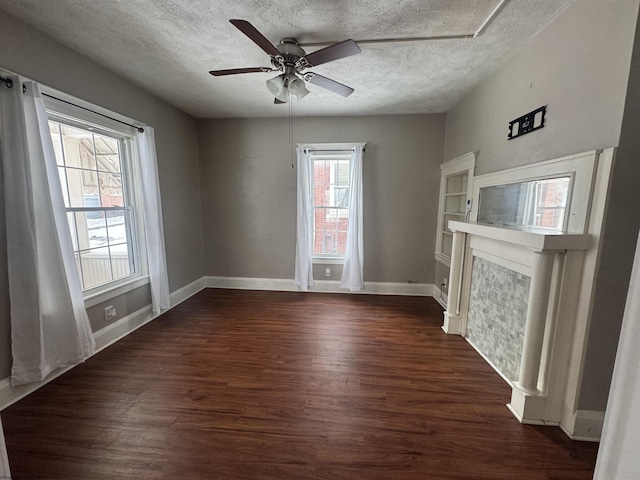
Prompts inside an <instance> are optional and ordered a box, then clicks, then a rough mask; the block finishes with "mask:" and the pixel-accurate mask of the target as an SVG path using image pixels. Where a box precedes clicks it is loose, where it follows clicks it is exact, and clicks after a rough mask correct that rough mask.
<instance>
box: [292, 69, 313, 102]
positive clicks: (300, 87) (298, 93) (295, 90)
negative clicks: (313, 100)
mask: <svg viewBox="0 0 640 480" xmlns="http://www.w3.org/2000/svg"><path fill="white" fill-rule="evenodd" d="M289 91H290V92H291V95H295V97H296V100H302V99H303V98H304V97H306V96H307V95H309V90H307V87H306V86H305V84H304V80H302V79H301V78H298V77H297V76H296V75H293V78H290V80H289Z"/></svg>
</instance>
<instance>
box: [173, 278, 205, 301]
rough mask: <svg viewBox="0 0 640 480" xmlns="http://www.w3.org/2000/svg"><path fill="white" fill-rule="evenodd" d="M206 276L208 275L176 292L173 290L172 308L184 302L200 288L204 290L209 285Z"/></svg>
mask: <svg viewBox="0 0 640 480" xmlns="http://www.w3.org/2000/svg"><path fill="white" fill-rule="evenodd" d="M205 278H206V277H200V278H199V279H197V280H195V281H193V282H191V283H189V284H188V285H185V286H184V287H182V288H179V289H178V290H176V291H175V292H172V293H171V297H170V303H171V308H173V307H175V306H176V305H178V304H179V303H182V302H184V301H185V300H186V299H187V298H189V297H192V296H194V295H195V294H196V293H198V292H199V291H200V290H204V289H205V288H206V287H207V285H206V281H205Z"/></svg>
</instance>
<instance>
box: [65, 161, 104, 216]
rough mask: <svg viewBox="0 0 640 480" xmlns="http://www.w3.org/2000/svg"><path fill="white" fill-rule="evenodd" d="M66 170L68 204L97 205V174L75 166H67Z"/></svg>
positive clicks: (78, 205)
mask: <svg viewBox="0 0 640 480" xmlns="http://www.w3.org/2000/svg"><path fill="white" fill-rule="evenodd" d="M66 170H67V186H68V191H69V204H70V206H71V207H99V206H100V198H99V197H98V174H97V173H96V172H92V171H90V170H79V169H77V168H67V169H66Z"/></svg>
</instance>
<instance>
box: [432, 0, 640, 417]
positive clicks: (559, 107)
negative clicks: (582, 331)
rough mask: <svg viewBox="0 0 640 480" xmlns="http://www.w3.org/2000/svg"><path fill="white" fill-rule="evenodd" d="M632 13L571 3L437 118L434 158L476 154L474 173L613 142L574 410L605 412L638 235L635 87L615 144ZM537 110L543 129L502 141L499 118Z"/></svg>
mask: <svg viewBox="0 0 640 480" xmlns="http://www.w3.org/2000/svg"><path fill="white" fill-rule="evenodd" d="M637 16H638V1H637V0H579V1H576V2H575V3H574V4H572V5H571V6H570V7H569V8H568V9H567V10H565V11H564V12H563V13H562V14H561V15H559V16H558V18H557V19H556V20H555V21H554V22H553V23H552V24H551V25H549V26H548V27H547V28H546V29H545V30H543V31H542V32H541V33H539V34H538V35H537V37H535V38H534V39H533V40H532V41H531V42H530V43H529V44H527V45H526V46H525V47H523V48H522V49H521V50H520V51H519V52H518V53H516V54H515V56H513V57H512V58H511V59H509V61H508V62H507V63H506V65H505V66H504V67H503V68H502V69H500V70H499V71H498V72H496V73H495V74H494V75H492V76H491V77H489V78H488V79H487V80H486V81H485V82H483V83H482V84H481V85H480V86H479V87H478V88H477V89H476V90H475V91H474V92H473V93H472V94H471V95H470V96H469V97H467V98H466V99H465V100H464V101H463V102H461V104H460V105H458V106H457V107H456V108H455V109H454V110H453V111H451V112H449V113H448V114H447V128H446V134H445V147H444V152H445V153H444V158H445V160H447V159H450V158H455V157H456V156H459V155H461V154H464V153H466V152H469V151H472V150H475V151H478V152H479V153H478V161H477V169H476V173H477V174H483V173H489V172H494V171H498V170H503V169H506V168H511V167H515V166H519V165H524V164H530V163H534V162H538V161H541V160H547V159H552V158H557V157H560V156H563V155H569V154H573V153H578V152H582V151H586V150H590V149H595V148H604V147H612V146H618V145H620V150H619V152H618V156H617V159H616V166H615V170H614V175H613V176H614V178H613V183H612V192H613V193H612V196H611V198H610V199H609V207H608V215H607V220H606V222H605V233H604V235H603V243H602V262H601V265H600V268H599V271H598V274H597V283H596V294H595V296H594V298H593V302H594V309H593V315H592V320H591V333H590V338H589V343H588V347H587V361H586V364H585V368H584V372H583V379H582V390H581V394H580V397H579V400H578V405H577V408H578V409H582V410H604V408H605V406H606V400H607V392H608V389H609V384H610V378H611V371H612V366H613V361H614V358H615V350H616V342H617V338H618V335H619V330H620V322H621V319H622V309H623V306H624V301H625V294H626V291H627V286H628V279H629V271H630V268H631V263H632V259H633V251H634V246H635V242H634V241H633V240H632V239H635V238H636V235H637V232H638V226H637V223H638V218H639V215H638V203H640V198H638V193H636V192H639V191H640V189H637V188H636V187H635V186H634V183H637V179H638V178H639V176H638V168H637V158H638V156H637V154H638V153H640V152H639V150H638V148H637V147H638V146H637V144H633V145H632V142H637V140H632V138H631V137H633V132H632V131H631V129H632V128H633V127H634V126H635V127H636V130H635V135H636V136H637V122H635V125H634V120H637V116H638V113H637V112H636V109H637V107H633V105H632V104H633V102H632V100H636V102H635V103H636V104H637V98H638V87H637V86H635V85H633V86H632V88H631V90H630V91H631V92H633V93H634V95H633V96H631V95H630V97H629V102H628V103H629V105H628V108H627V113H626V114H625V125H624V126H625V128H626V130H625V136H624V137H623V138H621V130H622V125H623V123H622V118H623V112H624V108H625V98H626V95H627V82H628V79H629V72H630V63H631V53H632V48H633V42H634V32H635V27H636V19H637ZM541 105H548V111H547V123H546V126H545V128H543V129H542V130H539V131H537V132H534V133H531V134H528V135H526V136H524V137H522V138H518V139H515V140H512V141H507V140H506V136H507V127H508V122H509V121H510V120H513V119H515V118H517V117H519V116H520V115H523V114H525V113H527V112H529V111H531V110H534V109H535V108H537V107H539V106H541ZM634 156H635V159H634ZM625 197H626V203H625ZM625 205H626V207H625ZM632 217H633V218H632Z"/></svg>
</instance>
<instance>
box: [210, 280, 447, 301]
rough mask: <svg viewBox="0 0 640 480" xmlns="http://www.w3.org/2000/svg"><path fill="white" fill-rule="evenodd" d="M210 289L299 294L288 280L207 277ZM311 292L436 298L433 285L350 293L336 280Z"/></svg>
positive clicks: (378, 285) (381, 285)
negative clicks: (273, 291) (274, 291)
mask: <svg viewBox="0 0 640 480" xmlns="http://www.w3.org/2000/svg"><path fill="white" fill-rule="evenodd" d="M205 283H206V286H207V287H208V288H232V289H240V290H276V291H284V292H299V291H301V290H300V287H298V286H297V285H296V284H295V282H294V280H293V279H287V278H254V277H205ZM309 291H310V292H321V293H356V294H372V295H416V296H427V297H433V296H434V285H433V284H431V283H394V282H365V284H364V290H363V291H360V292H350V291H349V290H346V289H344V288H340V282H339V281H336V280H316V282H315V286H313V287H309Z"/></svg>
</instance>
